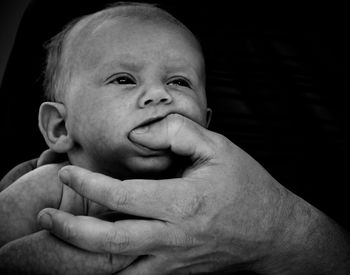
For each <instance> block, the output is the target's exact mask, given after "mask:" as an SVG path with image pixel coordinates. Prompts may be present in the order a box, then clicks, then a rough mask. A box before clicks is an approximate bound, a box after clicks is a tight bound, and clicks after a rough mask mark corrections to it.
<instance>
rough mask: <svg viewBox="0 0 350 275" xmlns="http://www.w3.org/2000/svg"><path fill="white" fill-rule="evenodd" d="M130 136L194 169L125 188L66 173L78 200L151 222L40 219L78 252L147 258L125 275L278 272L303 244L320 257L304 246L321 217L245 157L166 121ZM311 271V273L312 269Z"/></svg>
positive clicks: (191, 126) (181, 123) (177, 119)
mask: <svg viewBox="0 0 350 275" xmlns="http://www.w3.org/2000/svg"><path fill="white" fill-rule="evenodd" d="M130 138H131V140H132V141H133V142H137V143H140V144H142V145H143V146H147V147H149V148H152V149H155V150H163V149H166V148H170V149H171V150H172V151H173V152H174V153H176V154H180V155H183V156H188V157H190V158H191V160H192V163H193V165H192V166H191V167H188V169H187V170H185V171H184V174H183V177H182V178H178V179H168V180H159V181H155V180H125V181H120V180H117V179H113V178H110V177H107V176H104V175H101V174H97V173H91V172H89V171H87V170H84V169H82V168H78V167H66V168H64V169H62V170H61V172H60V178H61V180H62V181H63V182H64V183H65V184H68V185H69V186H70V187H71V188H73V189H74V190H76V191H77V192H78V193H80V194H81V195H82V196H86V197H87V198H89V199H91V200H94V201H96V202H98V203H101V204H103V205H105V206H107V207H108V208H111V209H114V210H118V211H121V212H125V213H129V214H132V215H136V216H139V217H145V218H147V219H142V218H139V219H137V220H123V221H117V222H114V223H110V222H106V221H101V220H98V219H95V218H91V217H81V216H73V215H71V214H67V213H64V212H60V211H58V210H54V209H46V210H43V211H42V212H41V214H40V217H39V220H40V222H41V225H42V226H44V227H45V228H47V229H49V230H51V231H52V232H53V233H54V234H56V235H57V236H59V237H60V238H62V239H64V240H66V241H68V242H70V243H72V244H74V245H76V246H78V247H80V248H83V249H86V250H89V251H93V252H104V253H105V252H108V253H113V254H124V255H148V256H147V257H144V258H142V259H141V260H140V261H138V262H137V264H134V265H131V266H130V267H128V268H127V269H126V270H125V271H123V272H122V273H121V274H168V273H172V272H175V273H176V272H185V273H192V272H193V273H196V272H204V271H206V272H207V271H219V270H225V269H230V270H232V269H233V270H235V269H238V268H240V269H250V270H255V271H258V272H261V271H265V272H269V271H271V272H272V271H276V270H277V271H279V268H282V269H283V268H285V266H286V264H287V263H286V261H289V260H290V261H291V262H294V261H295V262H297V261H298V260H301V259H302V258H303V256H305V255H303V253H310V251H307V250H305V248H306V247H305V246H310V247H311V248H312V249H314V248H313V246H312V242H313V241H314V240H313V238H310V237H309V238H308V242H309V243H308V244H305V243H306V242H305V238H306V236H307V234H305V232H307V231H308V230H312V229H314V227H317V226H323V227H325V228H327V224H326V225H325V224H321V221H322V218H321V217H322V214H321V213H319V212H318V211H317V210H316V209H314V208H312V206H310V205H309V204H307V203H306V202H304V201H303V200H301V199H300V198H298V197H297V196H295V195H294V194H292V193H291V192H289V191H288V190H287V189H285V188H284V187H283V186H281V185H280V184H279V183H278V182H276V181H275V180H274V179H273V178H272V177H271V176H270V175H269V174H268V173H267V172H266V171H265V170H264V169H263V168H262V167H261V166H260V165H259V164H258V163H257V162H256V161H255V160H253V159H252V158H251V157H250V156H248V155H247V154H246V153H245V152H243V151H242V150H241V149H239V148H238V147H237V146H235V145H234V144H232V143H231V142H230V141H228V140H227V139H226V138H224V137H223V136H221V135H219V134H216V133H213V132H211V131H208V130H206V129H204V128H203V127H201V126H199V125H198V124H196V123H194V122H192V121H191V120H189V119H187V118H185V117H182V116H180V115H169V116H168V117H166V118H165V119H163V120H162V121H160V122H158V123H154V124H153V125H150V126H146V127H145V128H142V129H138V131H136V132H132V133H131V135H130ZM310 213H311V214H310ZM311 215H312V216H313V217H315V218H313V217H310V216H311ZM306 218H308V219H309V220H308V224H307V225H306V224H305V225H304V224H302V223H303V219H306ZM311 218H312V219H311ZM310 219H311V220H310ZM315 220H317V222H318V223H316V222H315ZM300 224H301V225H300ZM308 227H312V228H308ZM328 227H329V226H328ZM325 230H326V229H325ZM334 245H335V244H334ZM310 247H309V248H310ZM294 249H295V251H298V253H299V254H298V255H297V256H295V251H294ZM306 251H307V252H306ZM291 252H294V254H293V253H291ZM318 253H320V252H319V251H318ZM291 255H294V256H295V258H289V257H292V256H291ZM308 264H309V266H308V267H309V268H310V270H313V269H312V268H314V265H313V263H312V262H311V261H309V263H308ZM316 264H318V265H319V263H316ZM325 264H326V263H325ZM289 268H290V269H289V272H290V274H293V272H294V274H295V273H298V272H301V273H298V274H302V270H299V268H304V270H306V272H308V271H307V270H308V269H305V267H302V265H301V266H299V265H295V264H292V265H291V266H290V267H289ZM310 270H309V271H310ZM267 274H270V273H267ZM308 274H310V273H308Z"/></svg>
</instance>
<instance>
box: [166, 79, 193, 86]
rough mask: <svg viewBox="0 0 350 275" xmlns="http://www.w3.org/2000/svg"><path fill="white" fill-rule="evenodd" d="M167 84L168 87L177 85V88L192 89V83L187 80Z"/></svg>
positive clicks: (172, 81) (175, 80)
mask: <svg viewBox="0 0 350 275" xmlns="http://www.w3.org/2000/svg"><path fill="white" fill-rule="evenodd" d="M167 84H168V85H176V86H182V87H186V88H191V83H190V81H189V80H187V79H185V78H175V79H171V80H170V81H169V82H168V83H167Z"/></svg>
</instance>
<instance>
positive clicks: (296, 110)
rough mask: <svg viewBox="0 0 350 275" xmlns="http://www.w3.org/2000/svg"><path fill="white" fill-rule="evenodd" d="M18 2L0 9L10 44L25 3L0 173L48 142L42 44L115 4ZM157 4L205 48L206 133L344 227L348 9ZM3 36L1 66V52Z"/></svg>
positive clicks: (0, 97) (5, 105)
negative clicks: (41, 118)
mask: <svg viewBox="0 0 350 275" xmlns="http://www.w3.org/2000/svg"><path fill="white" fill-rule="evenodd" d="M8 2H10V1H8ZM15 2H16V1H12V2H10V4H7V6H6V3H5V4H4V2H3V4H2V6H0V8H1V14H3V15H6V18H7V19H6V18H5V17H2V22H0V23H1V29H0V31H1V32H2V35H3V36H2V37H4V34H6V37H7V40H8V41H9V40H11V39H10V38H9V37H8V36H7V35H13V34H14V33H15V31H16V29H15V27H13V26H15V25H16V24H7V23H6V22H9V21H10V20H12V21H13V20H16V19H15V18H17V17H20V15H21V11H22V9H23V8H24V7H25V6H26V3H25V2H30V4H29V6H28V9H27V10H26V12H25V13H24V17H23V19H22V21H21V24H20V26H19V29H18V33H17V36H16V40H15V42H14V46H13V48H12V52H11V55H10V56H9V60H8V63H7V67H6V71H5V74H4V77H3V81H2V86H1V90H0V102H1V110H0V114H1V116H0V117H1V145H2V148H3V149H2V155H1V161H2V163H1V167H0V177H1V176H2V175H4V174H5V173H6V171H8V170H9V169H10V168H11V167H13V166H15V165H16V164H18V163H20V162H22V161H25V160H28V159H31V158H35V157H37V156H38V155H39V154H40V152H41V151H42V150H44V149H45V148H46V146H45V144H44V142H43V138H42V137H41V135H40V133H39V131H38V127H37V112H38V107H39V104H40V102H41V100H42V70H43V65H44V57H45V52H44V48H43V43H44V42H45V41H47V40H48V39H49V38H50V37H52V36H53V35H55V34H56V33H57V32H59V31H60V30H61V29H62V27H63V25H65V24H66V23H68V22H69V21H70V20H71V19H72V18H74V17H76V16H80V15H83V14H86V13H90V12H93V11H95V10H96V9H99V8H103V7H104V6H105V4H106V3H109V2H112V1H88V0H84V1H83V0H76V1H72V0H70V1H67V0H60V1H54V0H51V1H48V0H33V1H22V2H20V1H18V2H17V3H19V4H18V6H17V7H15V6H14V5H15V4H14V3H15ZM152 2H154V1H152ZM232 2H235V1H232ZM158 3H161V7H164V8H165V9H167V10H168V11H170V12H171V13H172V14H173V15H175V17H177V18H178V19H180V20H181V21H182V22H184V23H185V24H186V25H187V26H188V27H189V28H190V29H192V30H193V31H194V33H196V35H197V36H198V37H199V39H200V40H201V42H202V44H203V46H204V51H205V53H206V56H207V71H208V83H207V92H208V98H209V105H210V107H211V108H212V109H213V110H214V115H213V120H212V124H211V127H210V128H211V130H213V131H217V132H219V133H221V134H223V135H225V136H226V137H228V138H229V139H230V140H231V141H233V142H234V143H235V144H237V145H238V146H240V147H241V148H243V149H244V150H245V151H247V152H248V153H249V154H250V155H252V156H253V157H254V158H255V159H256V160H258V161H259V162H260V163H261V164H262V165H263V166H264V167H265V168H266V169H267V170H268V171H269V172H270V173H271V174H272V175H273V176H274V177H275V178H276V179H277V180H278V181H279V182H280V183H281V184H283V185H284V186H286V187H287V188H289V189H290V190H292V191H293V192H294V193H296V194H298V195H299V196H301V197H303V198H304V199H306V200H307V201H309V202H310V203H311V204H313V205H315V206H316V207H318V208H319V209H321V210H322V211H324V212H325V213H327V214H328V215H330V216H331V217H332V218H334V219H335V220H337V221H338V222H339V223H341V224H342V225H343V226H345V227H347V228H349V222H348V221H347V219H348V217H349V215H348V210H349V207H348V201H349V199H348V193H347V185H348V184H349V176H348V175H349V173H348V171H349V170H348V169H349V168H348V167H349V164H350V160H349V151H350V147H349V134H348V131H347V129H348V127H349V108H348V105H349V101H348V99H349V97H348V93H349V91H350V89H349V85H350V84H349V70H348V66H349V60H350V58H349V52H348V49H350V48H349V46H350V43H349V41H348V36H349V30H348V27H349V20H348V19H347V16H346V14H345V11H346V9H345V7H339V6H335V5H333V6H331V7H330V6H313V7H305V6H297V5H296V4H294V6H293V5H292V4H290V6H289V5H287V4H286V5H284V6H271V7H268V6H266V5H261V6H253V5H251V6H244V7H243V6H240V5H238V4H232V3H230V2H229V1H227V2H225V1H212V2H209V1H206V2H203V3H201V4H200V5H199V4H198V3H195V2H193V3H192V2H189V1H187V2H186V1H158ZM6 20H7V21H6ZM10 42H11V41H10ZM10 42H8V43H10ZM1 43H2V48H1V49H2V52H1V61H2V64H1V65H2V67H4V68H5V63H6V59H7V57H8V56H7V52H6V49H5V50H4V48H5V47H4V44H3V42H1ZM10 44H11V43H10Z"/></svg>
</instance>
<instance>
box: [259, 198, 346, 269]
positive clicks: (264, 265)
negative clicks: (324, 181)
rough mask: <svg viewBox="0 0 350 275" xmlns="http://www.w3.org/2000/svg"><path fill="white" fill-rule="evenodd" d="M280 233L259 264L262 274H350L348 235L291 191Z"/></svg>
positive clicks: (281, 221)
mask: <svg viewBox="0 0 350 275" xmlns="http://www.w3.org/2000/svg"><path fill="white" fill-rule="evenodd" d="M276 232H279V234H278V235H277V236H276V238H275V241H274V242H273V244H272V245H271V247H270V249H269V252H268V253H267V255H266V256H265V257H263V259H262V260H261V261H259V262H258V263H257V265H256V271H258V272H259V273H260V274H285V275H288V274H300V275H301V274H307V275H310V274H349V272H350V260H349V255H350V249H349V247H350V242H349V235H348V234H347V232H345V230H343V229H342V228H341V227H340V226H339V225H337V224H336V223H335V222H334V221H333V220H332V219H330V218H329V217H327V216H326V215H325V214H323V213H322V212H321V211H319V210H318V209H316V208H315V207H313V206H312V205H310V204H309V203H307V202H306V201H304V200H302V199H301V198H299V197H297V196H296V195H294V194H292V193H289V195H288V199H287V200H286V201H285V202H284V207H282V211H281V217H280V223H279V228H278V229H277V230H276Z"/></svg>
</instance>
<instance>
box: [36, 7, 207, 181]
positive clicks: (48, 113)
mask: <svg viewBox="0 0 350 275" xmlns="http://www.w3.org/2000/svg"><path fill="white" fill-rule="evenodd" d="M48 51H49V52H48V62H47V69H46V87H47V90H46V95H47V98H48V100H49V102H45V103H43V104H42V106H41V107H40V113H39V126H40V130H41V132H42V133H43V135H44V137H45V140H46V142H47V144H48V145H49V147H50V148H51V149H53V150H54V151H56V152H60V153H67V154H68V157H69V160H70V162H71V163H72V164H74V165H78V166H81V167H84V168H87V169H90V170H92V171H96V172H101V173H104V174H107V175H111V176H114V177H118V178H122V179H124V178H132V177H137V176H144V177H146V176H147V175H149V176H152V177H154V176H155V175H156V174H162V173H164V172H165V171H167V170H168V169H170V168H171V167H172V166H173V165H174V156H173V155H172V154H171V153H170V152H169V151H155V150H151V149H149V148H144V147H142V146H140V145H137V144H135V143H133V142H132V141H131V140H130V139H129V134H130V132H131V131H132V130H134V129H136V128H138V127H140V126H143V125H145V124H149V123H156V121H159V120H160V119H162V118H164V117H166V116H167V115H169V114H173V113H178V114H181V115H183V116H185V117H187V118H189V119H191V120H193V121H195V122H197V123H199V124H201V125H202V126H206V125H207V124H208V117H209V116H210V115H208V114H210V110H208V109H207V102H206V95H205V68H204V58H203V54H202V50H201V47H200V44H199V42H198V40H197V39H196V38H195V37H194V35H193V34H192V33H191V32H190V31H189V30H188V29H187V28H186V27H185V26H184V25H183V24H181V23H180V22H179V21H177V20H176V19H175V18H173V17H172V16H171V15H170V14H168V13H167V12H165V11H163V10H161V9H159V8H157V7H155V6H152V5H149V4H139V3H125V4H120V5H116V6H114V7H111V8H108V9H105V10H102V11H100V12H97V13H94V14H92V15H88V16H85V17H83V18H81V19H79V20H77V21H75V22H74V23H71V24H70V25H68V27H66V29H65V30H64V31H63V32H61V33H60V34H58V35H57V36H56V37H54V38H53V40H52V41H51V43H50V44H49V47H48Z"/></svg>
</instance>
